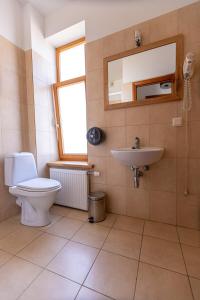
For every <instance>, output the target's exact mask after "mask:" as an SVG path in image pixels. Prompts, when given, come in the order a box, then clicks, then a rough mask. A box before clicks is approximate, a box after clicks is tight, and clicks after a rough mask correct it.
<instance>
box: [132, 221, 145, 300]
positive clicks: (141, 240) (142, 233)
mask: <svg viewBox="0 0 200 300" xmlns="http://www.w3.org/2000/svg"><path fill="white" fill-rule="evenodd" d="M144 227H145V222H144V224H143V230H142V239H141V246H140V253H139V257H138V266H137V273H136V280H135V286H134V294H133V300H134V299H135V296H136V287H137V281H138V274H139V266H140V257H141V253H142V244H143V238H144Z"/></svg>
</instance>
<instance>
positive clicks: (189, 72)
mask: <svg viewBox="0 0 200 300" xmlns="http://www.w3.org/2000/svg"><path fill="white" fill-rule="evenodd" d="M194 63H195V60H194V54H193V53H191V52H189V53H188V54H187V55H186V58H185V61H184V64H183V78H184V97H183V113H184V115H183V116H184V119H185V190H184V195H185V196H187V195H189V183H188V182H189V145H190V141H189V138H190V137H189V112H190V111H191V108H192V88H191V78H192V76H193V74H194Z"/></svg>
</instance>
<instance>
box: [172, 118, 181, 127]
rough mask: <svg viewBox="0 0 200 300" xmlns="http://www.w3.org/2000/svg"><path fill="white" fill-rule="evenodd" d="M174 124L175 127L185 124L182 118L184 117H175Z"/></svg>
mask: <svg viewBox="0 0 200 300" xmlns="http://www.w3.org/2000/svg"><path fill="white" fill-rule="evenodd" d="M172 126H173V127H179V126H183V119H182V117H176V118H173V119H172Z"/></svg>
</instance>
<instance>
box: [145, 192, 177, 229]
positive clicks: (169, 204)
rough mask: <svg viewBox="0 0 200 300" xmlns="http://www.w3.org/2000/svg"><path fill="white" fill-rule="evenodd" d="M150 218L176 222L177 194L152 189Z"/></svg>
mask: <svg viewBox="0 0 200 300" xmlns="http://www.w3.org/2000/svg"><path fill="white" fill-rule="evenodd" d="M150 219H151V220H154V221H158V222H164V223H169V224H174V225H175V224H176V194H175V193H169V192H161V191H150Z"/></svg>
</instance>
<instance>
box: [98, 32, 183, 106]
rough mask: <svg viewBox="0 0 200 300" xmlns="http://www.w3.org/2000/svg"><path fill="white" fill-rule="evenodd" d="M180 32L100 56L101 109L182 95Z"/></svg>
mask: <svg viewBox="0 0 200 300" xmlns="http://www.w3.org/2000/svg"><path fill="white" fill-rule="evenodd" d="M182 55H183V36H182V35H178V36H174V37H171V38H168V39H165V40H162V41H158V42H155V43H152V44H150V45H145V46H141V47H139V48H134V49H131V50H128V51H125V52H122V53H119V54H116V55H113V56H110V57H107V58H104V88H105V90H104V96H105V101H104V104H105V105H104V107H105V110H109V109H116V108H124V107H130V106H137V105H146V104H153V103H160V102H167V101H174V100H180V99H181V98H182V81H181V80H180V79H181V78H182V75H181V63H182Z"/></svg>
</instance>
